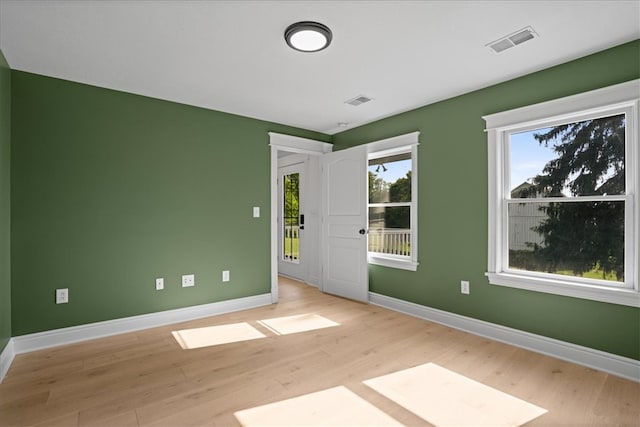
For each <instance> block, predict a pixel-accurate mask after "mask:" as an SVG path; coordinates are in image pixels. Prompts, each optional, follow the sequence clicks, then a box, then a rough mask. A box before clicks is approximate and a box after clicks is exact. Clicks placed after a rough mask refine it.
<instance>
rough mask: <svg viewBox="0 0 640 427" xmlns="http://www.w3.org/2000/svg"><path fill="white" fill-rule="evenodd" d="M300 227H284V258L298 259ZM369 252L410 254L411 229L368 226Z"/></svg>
mask: <svg viewBox="0 0 640 427" xmlns="http://www.w3.org/2000/svg"><path fill="white" fill-rule="evenodd" d="M299 238H300V229H299V227H298V226H297V225H287V226H285V228H284V248H283V249H284V259H286V260H289V261H297V260H298V259H299V256H300V255H299ZM368 249H369V252H378V253H383V254H391V255H400V256H411V230H407V229H400V228H370V229H369V248H368Z"/></svg>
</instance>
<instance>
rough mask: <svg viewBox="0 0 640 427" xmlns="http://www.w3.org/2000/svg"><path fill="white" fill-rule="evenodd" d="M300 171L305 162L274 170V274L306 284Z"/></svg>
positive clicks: (301, 178) (302, 177)
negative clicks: (275, 204) (276, 187)
mask: <svg viewBox="0 0 640 427" xmlns="http://www.w3.org/2000/svg"><path fill="white" fill-rule="evenodd" d="M304 172H305V163H297V164H293V165H291V166H286V167H281V168H279V169H278V193H279V194H278V204H279V205H280V206H279V213H278V227H279V230H278V233H279V235H278V252H279V255H278V272H279V273H280V274H284V275H285V276H289V277H293V278H294V279H298V280H301V281H303V282H306V281H307V273H306V259H305V258H306V250H305V248H306V245H305V243H306V242H305V231H304V228H305V211H304V197H303V194H304V193H303V190H304V187H305V185H304V183H305V173H304Z"/></svg>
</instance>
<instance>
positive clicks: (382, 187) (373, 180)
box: [369, 171, 389, 203]
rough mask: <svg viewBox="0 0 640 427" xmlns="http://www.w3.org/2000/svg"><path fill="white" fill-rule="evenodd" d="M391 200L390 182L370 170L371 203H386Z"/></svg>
mask: <svg viewBox="0 0 640 427" xmlns="http://www.w3.org/2000/svg"><path fill="white" fill-rule="evenodd" d="M388 201H389V183H387V182H386V181H385V180H384V179H382V178H378V175H377V174H375V173H373V172H371V171H369V203H385V202H388Z"/></svg>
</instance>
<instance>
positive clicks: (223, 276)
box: [222, 270, 231, 282]
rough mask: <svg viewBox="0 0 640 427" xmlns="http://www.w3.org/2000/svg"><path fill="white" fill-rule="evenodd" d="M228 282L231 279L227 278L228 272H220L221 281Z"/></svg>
mask: <svg viewBox="0 0 640 427" xmlns="http://www.w3.org/2000/svg"><path fill="white" fill-rule="evenodd" d="M229 280H231V279H230V278H229V270H224V271H223V272H222V281H223V282H228V281H229Z"/></svg>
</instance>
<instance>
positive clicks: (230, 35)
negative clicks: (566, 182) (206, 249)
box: [0, 0, 640, 134]
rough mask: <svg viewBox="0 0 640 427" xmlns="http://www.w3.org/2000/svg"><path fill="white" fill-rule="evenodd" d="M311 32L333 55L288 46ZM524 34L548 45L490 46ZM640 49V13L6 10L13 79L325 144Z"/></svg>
mask: <svg viewBox="0 0 640 427" xmlns="http://www.w3.org/2000/svg"><path fill="white" fill-rule="evenodd" d="M303 20H311V21H318V22H322V23H323V24H325V25H327V26H329V27H330V28H331V30H332V31H333V42H332V44H331V46H330V47H329V48H328V49H326V50H324V51H321V52H317V53H301V52H297V51H294V50H292V49H290V48H289V47H288V46H287V45H286V44H285V42H284V39H283V33H284V30H285V28H286V27H287V26H288V25H290V24H292V23H294V22H297V21H303ZM526 26H531V27H533V29H534V30H535V31H536V32H537V33H538V34H539V38H535V39H533V40H530V41H528V42H526V43H524V44H522V45H519V46H516V47H514V48H512V49H509V50H506V51H504V52H502V53H500V54H496V53H493V52H492V51H491V50H490V49H489V48H487V47H486V46H485V45H486V44H488V43H490V42H492V41H495V40H496V39H498V38H500V37H503V36H506V35H509V34H511V33H513V32H515V31H517V30H520V29H522V28H524V27H526ZM638 38H640V0H626V1H617V0H603V1H578V0H570V1H559V0H558V1H543V0H535V1H524V0H520V1H506V0H505V1H479V0H476V1H426V0H425V1H168V0H165V1H133V0H129V1H115V0H113V1H112V0H103V1H79V0H71V1H57V0H42V1H27V0H20V1H14V0H0V49H2V51H3V53H4V55H5V57H6V59H7V62H8V63H9V65H10V67H11V68H12V69H16V70H22V71H28V72H31V73H37V74H43V75H47V76H52V77H58V78H62V79H67V80H72V81H76V82H81V83H87V84H90V85H95V86H101V87H106V88H111V89H117V90H121V91H125V92H131V93H135V94H140V95H146V96H150V97H154V98H160V99H166V100H170V101H175V102H180V103H184V104H189V105H195V106H199V107H204V108H209V109H213V110H219V111H225V112H229V113H235V114H240V115H243V116H248V117H253V118H258V119H263V120H268V121H273V122H278V123H283V124H288V125H292V126H297V127H301V128H305V129H310V130H315V131H319V132H324V133H328V134H334V133H337V132H339V131H341V130H344V129H348V128H351V127H354V126H358V125H361V124H364V123H368V122H371V121H374V120H376V119H380V118H383V117H388V116H391V115H394V114H397V113H399V112H402V111H407V110H410V109H413V108H416V107H419V106H422V105H426V104H429V103H432V102H435V101H438V100H442V99H446V98H450V97H452V96H456V95H460V94H462V93H466V92H469V91H472V90H475V89H479V88H482V87H486V86H489V85H492V84H495V83H498V82H501V81H505V80H509V79H512V78H514V77H517V76H521V75H524V74H528V73H531V72H533V71H537V70H541V69H544V68H547V67H550V66H553V65H556V64H560V63H563V62H566V61H569V60H572V59H575V58H579V57H581V56H585V55H588V54H590V53H594V52H597V51H600V50H603V49H606V48H609V47H612V46H615V45H618V44H621V43H624V42H627V41H631V40H635V39H638ZM358 95H366V96H369V97H371V98H373V99H374V100H373V101H371V102H369V103H366V104H362V105H360V106H358V107H353V106H351V105H347V104H345V103H344V102H345V101H346V100H349V99H351V98H353V97H355V96H358ZM339 122H346V123H349V125H348V126H346V127H339V126H338V123H339Z"/></svg>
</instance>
